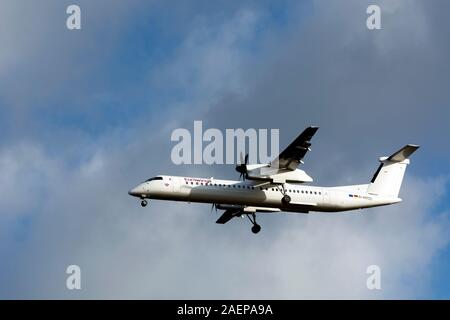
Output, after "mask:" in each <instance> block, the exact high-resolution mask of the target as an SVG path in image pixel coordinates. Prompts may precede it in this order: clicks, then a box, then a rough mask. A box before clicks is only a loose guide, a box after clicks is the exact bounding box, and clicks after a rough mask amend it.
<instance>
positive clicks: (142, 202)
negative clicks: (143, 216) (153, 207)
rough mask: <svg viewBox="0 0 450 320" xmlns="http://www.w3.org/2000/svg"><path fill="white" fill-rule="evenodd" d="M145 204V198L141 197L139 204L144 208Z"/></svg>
mask: <svg viewBox="0 0 450 320" xmlns="http://www.w3.org/2000/svg"><path fill="white" fill-rule="evenodd" d="M146 205H147V200H145V199H142V201H141V206H142V207H143V208H144V207H145V206H146Z"/></svg>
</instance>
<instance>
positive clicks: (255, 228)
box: [252, 224, 261, 234]
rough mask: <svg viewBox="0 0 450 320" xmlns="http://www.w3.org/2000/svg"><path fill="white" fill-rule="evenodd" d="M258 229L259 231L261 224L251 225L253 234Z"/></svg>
mask: <svg viewBox="0 0 450 320" xmlns="http://www.w3.org/2000/svg"><path fill="white" fill-rule="evenodd" d="M260 231H261V226H260V225H259V224H255V225H253V227H252V232H253V233H254V234H257V233H258V232H260Z"/></svg>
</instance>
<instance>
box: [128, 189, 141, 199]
mask: <svg viewBox="0 0 450 320" xmlns="http://www.w3.org/2000/svg"><path fill="white" fill-rule="evenodd" d="M128 194H129V195H130V196H134V197H137V196H139V190H138V187H134V188H133V189H131V190H130V191H128Z"/></svg>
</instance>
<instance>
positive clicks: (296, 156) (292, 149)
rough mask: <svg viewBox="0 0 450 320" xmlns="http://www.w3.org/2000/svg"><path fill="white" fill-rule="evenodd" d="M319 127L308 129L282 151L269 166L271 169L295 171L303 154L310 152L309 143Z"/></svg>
mask: <svg viewBox="0 0 450 320" xmlns="http://www.w3.org/2000/svg"><path fill="white" fill-rule="evenodd" d="M318 129H319V127H308V128H306V129H305V131H303V132H302V133H301V134H300V135H299V136H298V137H297V139H295V140H294V141H293V142H292V143H291V144H290V145H289V146H288V147H287V148H286V149H284V150H283V151H282V152H281V153H280V154H279V156H278V157H277V158H275V159H274V160H273V161H272V163H271V164H270V166H271V167H277V168H279V169H288V170H295V169H296V168H297V167H298V165H299V163H301V162H302V159H303V157H304V156H305V154H306V153H307V152H308V151H309V150H310V149H309V147H310V146H311V143H310V142H309V141H310V140H311V138H312V137H313V136H314V134H315V133H316V131H317V130H318Z"/></svg>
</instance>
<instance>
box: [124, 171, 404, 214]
mask: <svg viewBox="0 0 450 320" xmlns="http://www.w3.org/2000/svg"><path fill="white" fill-rule="evenodd" d="M154 179H155V180H150V181H146V182H143V183H141V184H139V185H138V186H136V187H135V188H133V189H132V190H130V191H129V194H130V195H133V196H136V197H140V198H142V199H144V198H147V199H159V200H173V201H185V202H200V203H214V204H225V205H241V206H249V207H264V208H276V209H280V210H281V211H290V212H302V213H305V212H309V211H323V212H337V211H345V210H354V209H362V208H369V207H376V206H382V205H388V204H393V203H397V202H400V201H401V199H400V198H398V197H386V196H377V195H373V194H369V193H367V186H368V185H367V184H365V185H353V186H343V187H317V186H309V185H304V184H289V183H286V184H284V188H285V191H286V194H288V195H289V196H290V197H291V202H290V203H285V202H283V201H282V197H283V194H282V193H281V191H280V190H281V186H276V185H268V184H266V185H263V184H262V183H261V182H260V181H255V180H250V181H249V180H247V181H233V180H218V179H213V178H210V179H204V178H193V177H177V176H158V177H156V178H154Z"/></svg>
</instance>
